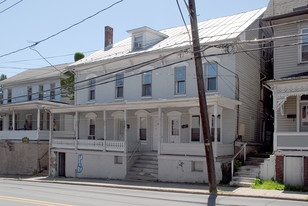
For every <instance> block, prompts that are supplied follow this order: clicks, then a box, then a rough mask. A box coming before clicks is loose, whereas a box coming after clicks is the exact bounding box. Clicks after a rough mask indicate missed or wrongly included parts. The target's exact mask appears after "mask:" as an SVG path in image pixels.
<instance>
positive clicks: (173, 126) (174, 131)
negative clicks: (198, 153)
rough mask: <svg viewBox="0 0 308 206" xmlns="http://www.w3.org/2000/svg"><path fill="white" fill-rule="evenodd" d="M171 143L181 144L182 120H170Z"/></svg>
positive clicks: (171, 118) (173, 118)
mask: <svg viewBox="0 0 308 206" xmlns="http://www.w3.org/2000/svg"><path fill="white" fill-rule="evenodd" d="M169 141H170V142H171V143H180V118H179V117H170V118H169Z"/></svg>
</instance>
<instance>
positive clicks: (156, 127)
mask: <svg viewBox="0 0 308 206" xmlns="http://www.w3.org/2000/svg"><path fill="white" fill-rule="evenodd" d="M158 140H159V121H158V117H152V149H153V151H157V150H158Z"/></svg>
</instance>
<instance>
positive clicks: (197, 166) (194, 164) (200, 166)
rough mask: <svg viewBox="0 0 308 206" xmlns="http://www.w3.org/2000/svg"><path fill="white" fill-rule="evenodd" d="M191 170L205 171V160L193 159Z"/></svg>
mask: <svg viewBox="0 0 308 206" xmlns="http://www.w3.org/2000/svg"><path fill="white" fill-rule="evenodd" d="M191 171H192V172H203V162H200V161H192V162H191Z"/></svg>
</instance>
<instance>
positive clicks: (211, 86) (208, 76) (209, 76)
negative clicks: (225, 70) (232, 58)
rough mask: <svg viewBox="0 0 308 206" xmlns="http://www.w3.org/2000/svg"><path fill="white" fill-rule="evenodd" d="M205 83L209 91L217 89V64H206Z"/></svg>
mask: <svg viewBox="0 0 308 206" xmlns="http://www.w3.org/2000/svg"><path fill="white" fill-rule="evenodd" d="M204 73H205V84H206V90H207V91H216V90H217V64H216V63H208V64H206V65H205V72H204Z"/></svg>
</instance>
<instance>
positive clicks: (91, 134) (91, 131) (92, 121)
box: [88, 119, 95, 139]
mask: <svg viewBox="0 0 308 206" xmlns="http://www.w3.org/2000/svg"><path fill="white" fill-rule="evenodd" d="M88 139H95V119H90V123H89V138H88Z"/></svg>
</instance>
